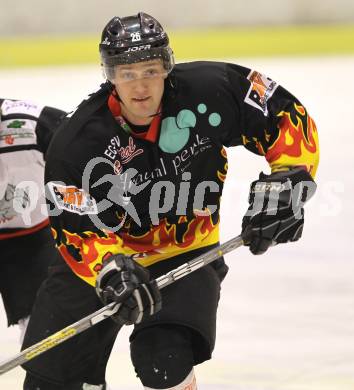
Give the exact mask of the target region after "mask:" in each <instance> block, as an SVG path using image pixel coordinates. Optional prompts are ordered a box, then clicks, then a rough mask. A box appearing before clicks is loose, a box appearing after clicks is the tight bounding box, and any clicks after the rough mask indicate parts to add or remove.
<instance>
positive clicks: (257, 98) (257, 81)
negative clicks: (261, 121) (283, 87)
mask: <svg viewBox="0 0 354 390" xmlns="http://www.w3.org/2000/svg"><path fill="white" fill-rule="evenodd" d="M247 78H248V80H249V81H250V82H251V86H250V88H249V90H248V92H247V95H246V97H245V103H247V104H249V105H251V106H252V107H255V108H257V109H258V110H261V111H263V113H264V115H265V116H268V108H267V102H268V99H269V98H270V97H271V96H272V95H273V93H274V91H275V90H276V89H277V87H278V84H277V83H276V82H275V81H273V80H272V79H270V78H269V77H267V76H265V75H263V74H261V73H259V72H256V71H254V70H253V71H251V72H250V74H249V75H248V76H247Z"/></svg>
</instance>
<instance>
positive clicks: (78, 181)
mask: <svg viewBox="0 0 354 390" xmlns="http://www.w3.org/2000/svg"><path fill="white" fill-rule="evenodd" d="M99 50H100V55H101V61H102V65H103V70H104V73H105V75H106V79H107V81H106V83H104V84H103V85H102V86H101V88H100V89H99V90H98V91H97V92H96V93H94V94H92V95H91V96H90V97H89V98H88V99H87V100H84V101H83V102H82V103H81V105H80V106H79V107H78V109H77V110H76V112H75V113H74V114H73V115H72V116H71V119H70V120H69V121H68V122H67V123H66V124H65V125H63V126H62V127H61V128H60V129H59V131H58V133H57V134H56V136H55V138H54V140H53V142H52V144H51V147H50V150H49V153H48V162H47V165H46V175H45V176H46V186H47V187H48V192H49V193H50V194H51V197H50V200H49V205H50V207H51V209H53V210H55V211H56V212H55V213H54V214H55V215H53V216H52V217H51V224H52V228H53V234H54V237H55V240H56V244H57V248H58V250H59V252H60V253H61V255H62V261H58V264H56V265H55V267H52V270H51V272H50V275H49V278H48V280H47V281H46V283H45V284H43V285H42V288H41V290H40V292H39V296H38V299H37V301H36V304H35V309H34V312H33V315H32V316H31V320H30V323H29V326H28V329H27V333H26V336H25V340H24V345H23V348H25V347H28V346H29V345H31V344H33V343H35V342H38V341H40V340H42V339H44V338H46V337H47V336H48V334H50V333H53V332H55V331H57V330H59V329H61V328H64V327H65V326H67V325H68V324H70V323H72V322H74V321H76V320H79V319H81V318H82V317H84V316H86V315H88V314H90V313H91V312H93V311H95V310H97V309H98V308H100V307H102V302H103V303H104V304H107V303H108V302H112V301H115V302H119V303H121V304H122V306H121V307H120V309H119V311H118V312H117V313H116V314H115V315H114V316H113V318H112V319H108V320H105V321H103V322H101V323H100V324H98V325H96V326H94V327H92V328H90V329H89V330H87V331H86V332H83V333H82V334H80V335H78V336H77V337H74V338H72V339H70V340H68V341H67V342H65V343H63V344H61V345H60V346H58V347H56V348H53V349H51V350H50V351H48V352H46V353H44V354H43V355H41V356H39V357H37V358H36V359H34V360H31V361H29V362H27V363H26V364H25V365H24V368H25V369H26V370H27V375H26V379H25V384H24V389H25V390H35V389H40V390H55V389H57V390H58V389H65V390H69V389H70V390H74V389H83V388H84V389H86V388H96V389H102V388H104V386H105V385H104V383H105V369H106V365H107V361H108V359H109V356H110V353H111V349H112V346H113V343H114V341H115V338H116V335H117V332H118V331H119V329H120V327H121V326H122V325H123V324H134V327H133V330H132V334H131V336H130V345H131V360H132V363H133V365H134V368H135V371H136V374H137V376H138V377H139V379H140V381H141V383H142V385H143V387H144V388H145V389H150V390H151V389H174V390H195V389H196V388H197V383H196V378H195V374H194V369H193V367H194V366H195V365H197V364H200V363H202V362H204V361H206V360H208V359H210V358H211V355H212V351H213V348H214V344H215V326H216V313H217V306H218V301H219V293H220V284H221V282H222V280H223V278H224V277H225V275H226V273H227V266H226V265H225V263H224V260H223V259H222V258H220V259H218V260H217V261H215V262H214V263H213V264H212V265H208V266H205V267H204V268H201V269H200V270H198V271H196V272H194V273H192V274H190V275H189V276H187V277H184V278H182V279H180V280H178V281H177V282H175V283H173V284H171V285H170V286H168V287H167V288H165V289H163V290H161V292H160V291H159V290H158V288H157V287H156V283H155V282H154V280H155V279H156V278H157V277H158V276H160V275H162V274H164V273H166V272H167V271H169V270H171V269H174V268H176V267H178V266H179V265H181V264H182V263H185V262H186V261H189V260H191V259H193V258H194V257H196V256H197V255H199V254H202V253H204V252H205V251H208V250H209V249H210V248H212V247H214V246H216V245H218V242H219V202H220V199H221V192H222V188H223V183H224V180H225V177H226V171H227V156H226V151H225V148H224V147H231V146H237V145H243V146H245V147H246V148H247V149H248V150H249V151H251V152H253V153H255V154H257V155H262V156H264V157H265V158H266V160H267V161H268V163H269V165H270V168H271V173H270V174H261V175H260V177H259V179H257V180H255V181H254V182H253V183H252V184H251V190H250V196H249V203H250V204H249V210H248V211H247V212H246V215H245V217H244V219H243V223H242V231H243V237H244V241H245V244H246V245H249V248H250V250H251V252H252V253H254V254H261V253H264V252H265V251H266V250H267V249H268V247H270V246H271V245H274V244H279V243H286V242H288V241H296V240H298V239H299V238H300V236H301V233H302V228H303V224H304V215H303V205H304V203H305V202H306V200H308V199H309V198H310V196H311V195H312V194H313V192H314V188H315V185H314V181H313V177H314V175H315V172H316V168H317V164H318V143H317V130H316V127H315V124H314V122H313V120H312V119H311V117H310V116H309V115H308V113H307V111H306V109H305V108H304V106H303V105H302V104H301V103H300V102H299V100H297V99H296V98H295V97H294V96H292V95H291V94H290V93H289V92H287V91H286V90H285V89H284V88H282V87H281V86H280V85H278V84H277V83H276V82H275V81H273V80H271V79H270V78H268V77H266V76H264V75H263V74H261V73H258V72H257V71H255V70H250V69H246V68H244V67H242V66H239V65H235V64H231V63H221V62H204V61H201V62H191V63H181V64H178V65H174V60H173V53H172V50H171V48H170V46H169V39H168V36H167V34H166V32H165V31H164V29H163V28H162V27H161V25H160V23H159V22H158V21H157V20H156V19H155V18H153V17H151V16H149V15H147V14H145V13H142V12H141V13H139V14H137V15H134V16H127V17H114V18H113V19H112V20H111V21H109V22H108V24H107V25H106V26H105V28H104V30H103V33H102V39H101V43H100V45H99ZM234 230H235V235H236V234H237V232H238V230H239V229H238V227H237V223H235V229H234ZM101 301H102V302H101ZM113 320H114V321H113ZM115 370H116V372H117V375H118V376H119V375H120V374H119V372H120V371H119V367H116V368H115ZM121 375H124V373H123V372H121ZM87 384H91V387H88V385H87ZM94 385H95V387H93V386H94Z"/></svg>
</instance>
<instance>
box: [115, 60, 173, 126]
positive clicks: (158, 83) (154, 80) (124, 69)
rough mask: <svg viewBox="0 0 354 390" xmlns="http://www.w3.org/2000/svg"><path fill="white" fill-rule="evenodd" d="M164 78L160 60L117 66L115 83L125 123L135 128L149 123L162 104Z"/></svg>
mask: <svg viewBox="0 0 354 390" xmlns="http://www.w3.org/2000/svg"><path fill="white" fill-rule="evenodd" d="M166 77H167V72H166V70H165V69H164V67H163V63H162V60H159V59H156V60H150V61H143V62H138V63H136V64H127V65H118V66H116V69H115V78H114V84H115V87H116V90H117V92H118V95H119V97H120V99H121V101H122V103H121V107H122V114H123V116H124V117H125V118H126V119H128V121H130V122H131V123H133V124H135V125H147V124H149V123H151V121H152V119H153V117H152V115H155V114H156V113H157V112H158V109H159V106H160V103H161V99H162V95H163V91H164V80H165V78H166Z"/></svg>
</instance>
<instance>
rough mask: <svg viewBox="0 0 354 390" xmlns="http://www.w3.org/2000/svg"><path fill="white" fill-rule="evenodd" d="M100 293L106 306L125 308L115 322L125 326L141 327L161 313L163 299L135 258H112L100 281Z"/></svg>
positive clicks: (101, 273) (154, 283)
mask: <svg viewBox="0 0 354 390" xmlns="http://www.w3.org/2000/svg"><path fill="white" fill-rule="evenodd" d="M96 292H97V295H98V296H99V297H100V298H101V300H102V302H103V303H104V304H105V305H107V304H109V303H111V302H117V303H120V304H121V307H120V308H119V310H118V312H117V313H116V314H114V315H113V316H112V318H113V319H114V320H115V321H116V322H118V323H119V324H121V325H131V324H138V323H140V322H141V321H142V320H143V319H144V318H145V317H147V316H149V315H152V314H155V313H157V312H158V311H159V310H160V309H161V295H160V290H159V289H158V287H157V284H156V282H155V280H150V275H149V271H148V270H147V269H146V268H144V267H142V266H141V265H139V264H138V263H137V262H136V261H134V260H133V259H132V258H131V257H128V256H124V255H121V254H118V255H113V256H111V257H110V258H109V259H108V261H105V262H104V263H103V268H102V270H101V271H100V273H99V274H98V277H97V280H96Z"/></svg>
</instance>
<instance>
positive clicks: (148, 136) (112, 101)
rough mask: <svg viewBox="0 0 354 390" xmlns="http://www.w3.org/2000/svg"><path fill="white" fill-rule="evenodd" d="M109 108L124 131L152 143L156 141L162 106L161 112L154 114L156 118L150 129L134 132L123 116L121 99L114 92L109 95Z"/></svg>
mask: <svg viewBox="0 0 354 390" xmlns="http://www.w3.org/2000/svg"><path fill="white" fill-rule="evenodd" d="M108 108H109V110H110V111H111V113H112V115H113V116H114V118H115V120H116V121H117V122H118V124H119V125H120V126H121V127H122V128H123V130H124V131H126V132H127V133H129V134H131V135H132V136H133V137H135V138H140V139H144V140H145V141H149V142H152V143H155V142H156V140H157V136H158V133H159V128H160V123H161V106H160V107H159V114H158V115H156V116H154V119H153V120H152V122H151V124H150V127H149V129H148V130H147V131H145V132H142V133H136V132H134V130H133V129H132V128H131V127H130V126H129V125H128V123H127V122H126V120H125V119H124V117H123V116H122V109H121V106H120V103H119V100H118V99H117V97H116V96H115V95H114V92H112V93H111V94H110V95H109V98H108Z"/></svg>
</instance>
